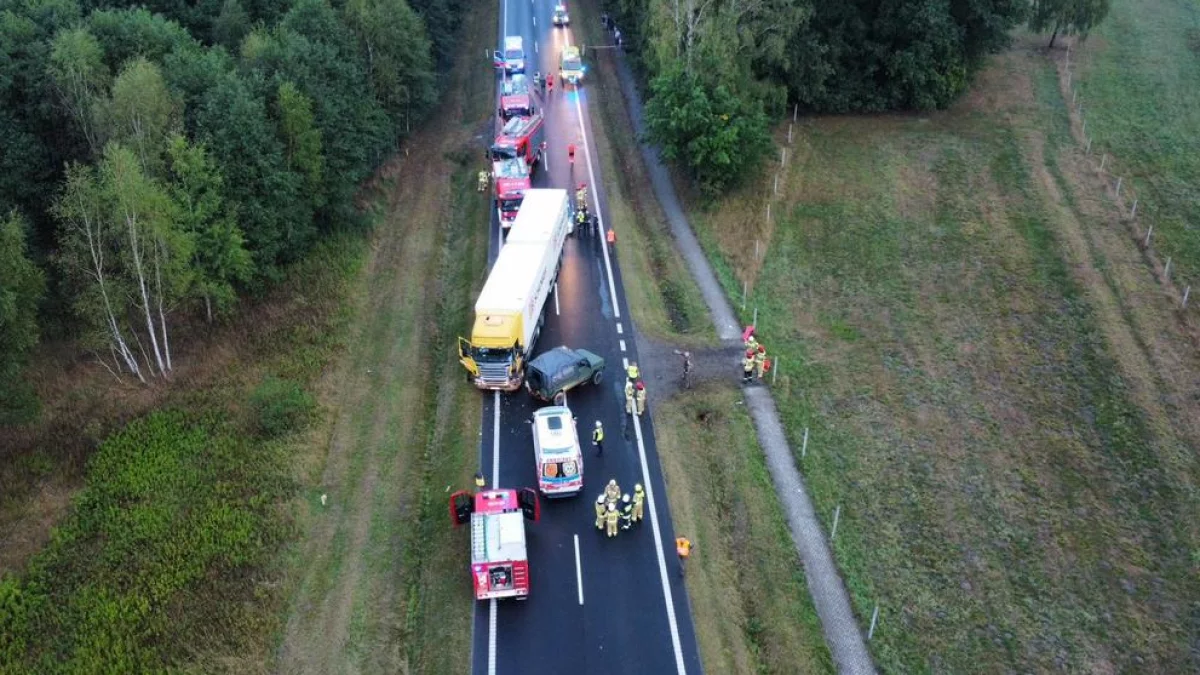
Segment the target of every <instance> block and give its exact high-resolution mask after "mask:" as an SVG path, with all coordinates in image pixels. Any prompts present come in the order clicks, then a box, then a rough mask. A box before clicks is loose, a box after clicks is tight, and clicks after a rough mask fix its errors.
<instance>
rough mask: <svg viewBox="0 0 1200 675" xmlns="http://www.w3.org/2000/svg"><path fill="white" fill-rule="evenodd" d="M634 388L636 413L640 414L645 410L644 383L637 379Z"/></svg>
mask: <svg viewBox="0 0 1200 675" xmlns="http://www.w3.org/2000/svg"><path fill="white" fill-rule="evenodd" d="M634 390H635V392H634V396H635V398H636V400H637V414H638V416H641V414H642V413H644V412H646V385H645V384H644V383H643V382H642V381H641V380H638V383H637V385H635V386H634Z"/></svg>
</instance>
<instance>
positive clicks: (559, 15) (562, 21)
mask: <svg viewBox="0 0 1200 675" xmlns="http://www.w3.org/2000/svg"><path fill="white" fill-rule="evenodd" d="M553 20H554V25H555V26H570V25H571V15H570V14H567V6H566V5H564V4H562V3H561V2H560V3H558V4H557V5H555V6H554V18H553Z"/></svg>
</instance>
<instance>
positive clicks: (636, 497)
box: [633, 483, 646, 522]
mask: <svg viewBox="0 0 1200 675" xmlns="http://www.w3.org/2000/svg"><path fill="white" fill-rule="evenodd" d="M645 507H646V491H645V490H643V489H642V484H641V483H638V484H637V485H634V486H633V519H634V521H638V522H640V521H641V520H642V516H643V514H644V512H645Z"/></svg>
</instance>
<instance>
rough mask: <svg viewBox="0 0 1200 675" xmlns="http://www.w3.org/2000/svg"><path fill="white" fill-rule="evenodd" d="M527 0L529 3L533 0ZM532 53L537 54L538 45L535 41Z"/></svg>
mask: <svg viewBox="0 0 1200 675" xmlns="http://www.w3.org/2000/svg"><path fill="white" fill-rule="evenodd" d="M529 1H530V2H531V3H532V2H533V0H529ZM533 53H534V54H537V53H538V47H537V43H536V42H535V43H533Z"/></svg>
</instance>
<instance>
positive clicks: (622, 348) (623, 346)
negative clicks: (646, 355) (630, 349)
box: [617, 340, 625, 351]
mask: <svg viewBox="0 0 1200 675" xmlns="http://www.w3.org/2000/svg"><path fill="white" fill-rule="evenodd" d="M617 342H620V343H621V351H625V341H624V340H617Z"/></svg>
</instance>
